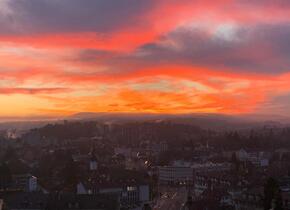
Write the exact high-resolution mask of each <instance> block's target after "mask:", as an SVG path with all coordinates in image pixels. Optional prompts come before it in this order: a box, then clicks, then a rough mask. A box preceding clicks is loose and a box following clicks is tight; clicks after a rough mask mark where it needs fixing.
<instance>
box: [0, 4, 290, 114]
mask: <svg viewBox="0 0 290 210" xmlns="http://www.w3.org/2000/svg"><path fill="white" fill-rule="evenodd" d="M289 10H290V3H289V1H285V0H277V1H268V0H263V1H262V0H251V1H248V0H216V1H209V0H195V1H192V0H185V1H178V0H146V1H134V0H123V1H114V0H98V1H80V0H61V1H59V0H29V1H27V0H17V1H11V0H1V2H0V79H1V81H0V102H1V109H0V115H1V116H2V117H4V118H5V117H14V118H15V117H16V118H18V117H22V118H23V117H24V118H25V117H31V116H34V117H35V116H36V117H39V116H42V117H44V118H45V117H52V116H53V117H54V116H57V117H64V116H69V115H72V114H76V113H79V112H110V113H111V112H113V113H114V112H117V113H119V112H126V113H171V114H184V113H217V114H230V115H232V114H261V115H263V114H268V115H281V116H289V113H288V111H287V110H289V102H290V101H289V96H290V95H289V94H290V83H289V80H290V73H289V70H290V69H289V62H290V59H289V53H290V47H289V37H290V21H289V14H290V13H289Z"/></svg>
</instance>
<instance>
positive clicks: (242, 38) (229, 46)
mask: <svg viewBox="0 0 290 210" xmlns="http://www.w3.org/2000/svg"><path fill="white" fill-rule="evenodd" d="M162 39H163V40H161V41H160V42H157V43H150V44H146V45H144V46H142V47H141V48H139V49H138V51H137V52H139V54H140V52H142V53H141V54H143V55H144V56H142V59H143V61H146V62H150V63H163V64H170V63H175V64H176V63H182V64H190V65H201V66H209V67H212V68H217V69H218V68H222V69H229V70H233V71H252V72H261V73H274V74H275V73H281V72H286V71H290V45H289V43H290V24H288V23H283V24H279V25H265V24H261V25H256V26H251V27H250V26H249V27H243V28H238V29H236V31H235V32H234V33H233V34H232V35H231V37H230V38H229V37H220V36H213V35H209V34H208V33H206V32H204V31H202V30H198V29H196V30H187V29H179V30H177V31H175V32H172V33H170V34H169V35H168V36H166V37H163V38H162ZM166 42H167V43H174V45H175V46H174V45H173V46H172V47H171V46H170V45H171V44H169V45H167V44H164V43H166ZM160 43H162V44H160Z"/></svg>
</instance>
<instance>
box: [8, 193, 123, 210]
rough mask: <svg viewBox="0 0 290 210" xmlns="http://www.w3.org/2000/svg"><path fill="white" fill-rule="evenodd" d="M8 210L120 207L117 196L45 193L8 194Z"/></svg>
mask: <svg viewBox="0 0 290 210" xmlns="http://www.w3.org/2000/svg"><path fill="white" fill-rule="evenodd" d="M3 199H4V202H5V204H6V206H7V207H8V209H10V208H11V209H39V208H43V209H47V210H66V209H75V210H76V209H102V210H115V209H118V207H119V197H118V196H117V195H75V194H53V195H52V194H51V195H48V194H43V193H38V192H36V193H24V192H15V193H8V194H6V195H5V196H3Z"/></svg>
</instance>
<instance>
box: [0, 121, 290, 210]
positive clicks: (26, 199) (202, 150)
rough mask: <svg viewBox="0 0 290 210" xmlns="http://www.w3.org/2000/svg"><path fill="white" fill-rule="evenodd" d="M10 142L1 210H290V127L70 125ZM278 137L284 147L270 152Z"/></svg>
mask: <svg viewBox="0 0 290 210" xmlns="http://www.w3.org/2000/svg"><path fill="white" fill-rule="evenodd" d="M8 133H9V132H8V131H7V130H6V132H4V131H3V132H2V137H1V141H0V143H1V153H0V154H1V165H0V189H1V191H0V201H1V202H0V204H1V207H0V209H7V210H8V209H14V210H23V209H30V210H32V209H39V210H40V209H47V210H50V209H51V210H52V209H53V210H65V209H82V210H86V209H87V210H89V209H102V210H114V209H116V210H117V209H120V210H123V209H124V210H125V209H128V210H129V209H130V210H131V209H132V210H139V209H140V210H147V209H148V210H149V209H160V210H163V209H164V210H165V209H172V210H175V209H184V210H185V209H188V210H191V209H197V210H206V209H210V210H227V209H228V210H263V209H271V208H272V209H285V210H286V209H290V176H289V175H290V162H289V161H290V148H289V147H287V145H286V144H284V143H283V142H284V140H283V139H285V138H286V137H287V136H289V135H290V129H289V128H280V127H267V126H265V127H263V128H260V129H257V130H250V131H240V132H237V131H234V132H229V131H225V132H216V131H209V130H203V129H201V128H198V127H196V126H191V125H185V124H175V123H172V122H163V121H162V122H138V123H123V124H107V123H100V122H94V121H92V122H67V121H64V122H62V123H58V124H48V125H46V126H44V127H41V128H35V129H31V130H29V131H27V132H23V133H21V135H12V136H13V138H12V137H11V135H10V134H9V135H7V134H8ZM172 133H175V136H172ZM157 134H158V135H157ZM261 136H263V138H264V141H265V144H264V145H263V146H256V145H253V144H252V143H251V141H249V139H250V138H255V139H256V140H255V141H256V142H255V143H256V144H258V143H259V138H261ZM278 137H279V138H280V140H277V141H276V142H275V145H279V144H280V145H281V147H278V146H275V147H271V146H270V145H267V144H266V143H267V142H270V140H268V141H267V138H278ZM226 138H228V139H226ZM243 139H244V140H243ZM237 140H238V141H239V144H241V147H239V146H238V145H236V144H235V143H234V141H237ZM226 141H227V142H226ZM231 141H232V142H231ZM214 142H215V143H214ZM221 142H223V143H221ZM286 143H287V142H286ZM242 144H244V145H242Z"/></svg>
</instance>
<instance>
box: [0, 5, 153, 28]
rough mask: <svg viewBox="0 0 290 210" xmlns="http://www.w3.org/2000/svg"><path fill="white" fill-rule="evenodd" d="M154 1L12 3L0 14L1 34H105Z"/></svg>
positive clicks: (133, 20)
mask: <svg viewBox="0 0 290 210" xmlns="http://www.w3.org/2000/svg"><path fill="white" fill-rule="evenodd" d="M154 4H155V1H153V0H146V1H136V0H15V1H14V0H12V1H8V8H9V10H10V12H9V13H8V14H1V10H0V27H1V28H0V33H12V32H14V33H24V34H26V33H52V32H77V31H82V32H84V31H89V32H100V33H102V32H108V31H113V30H118V29H120V28H121V27H124V26H128V25H130V24H135V25H136V24H137V23H138V24H142V21H141V19H140V17H142V15H143V14H145V13H146V12H147V11H149V10H151V9H152V7H154Z"/></svg>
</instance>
